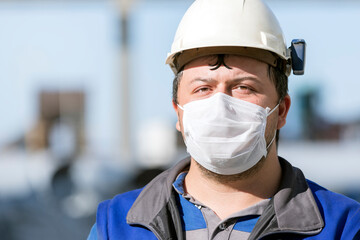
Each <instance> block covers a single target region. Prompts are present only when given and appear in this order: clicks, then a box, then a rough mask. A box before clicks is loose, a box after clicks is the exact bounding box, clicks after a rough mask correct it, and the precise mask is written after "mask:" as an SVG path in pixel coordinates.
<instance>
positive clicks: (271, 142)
mask: <svg viewBox="0 0 360 240" xmlns="http://www.w3.org/2000/svg"><path fill="white" fill-rule="evenodd" d="M276 132H277V130H275V134H274V137H273V138H272V139H271V141H270V143H269V144H268V145H267V147H266V151H267V150H268V149H269V147H270V146H271V144H273V142H274V140H275V138H276Z"/></svg>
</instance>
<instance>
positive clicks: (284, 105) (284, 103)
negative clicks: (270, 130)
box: [277, 94, 291, 129]
mask: <svg viewBox="0 0 360 240" xmlns="http://www.w3.org/2000/svg"><path fill="white" fill-rule="evenodd" d="M290 105H291V98H290V96H289V94H286V96H285V97H284V98H283V100H281V102H280V104H279V118H278V125H277V129H280V128H282V127H283V126H284V125H285V123H286V117H287V114H288V112H289V109H290Z"/></svg>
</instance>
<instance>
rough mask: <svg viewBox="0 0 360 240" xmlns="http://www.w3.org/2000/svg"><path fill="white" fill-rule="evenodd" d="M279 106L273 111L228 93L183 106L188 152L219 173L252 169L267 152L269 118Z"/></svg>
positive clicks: (209, 168)
mask: <svg viewBox="0 0 360 240" xmlns="http://www.w3.org/2000/svg"><path fill="white" fill-rule="evenodd" d="M278 106H279V104H278V105H277V106H276V107H275V108H274V109H273V110H271V111H270V108H266V109H264V108H262V107H260V106H258V105H256V104H253V103H250V102H247V101H244V100H241V99H237V98H234V97H231V96H229V95H226V94H224V93H216V94H214V95H213V96H211V97H209V98H206V99H202V100H197V101H192V102H189V103H187V104H185V105H184V106H183V107H181V106H179V107H180V109H182V110H183V111H184V114H183V119H182V123H183V127H184V137H185V144H186V147H187V152H188V153H189V154H190V155H191V157H192V158H193V159H194V160H195V161H197V162H198V163H199V164H200V165H201V166H203V167H204V168H206V169H208V170H210V171H212V172H215V173H218V174H222V175H232V174H237V173H242V172H244V171H246V170H248V169H250V168H251V167H253V166H254V165H255V164H256V163H258V162H259V161H260V159H261V158H262V157H263V156H264V157H266V155H267V146H266V140H265V129H266V120H267V117H268V116H269V115H270V114H271V113H272V112H273V111H274V110H275V109H276V108H277V107H278ZM275 134H276V132H275ZM274 139H275V136H274V137H273V139H272V141H271V142H270V143H269V145H268V147H269V146H270V145H271V144H272V142H273V141H274Z"/></svg>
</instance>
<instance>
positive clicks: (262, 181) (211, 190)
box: [184, 144, 281, 219]
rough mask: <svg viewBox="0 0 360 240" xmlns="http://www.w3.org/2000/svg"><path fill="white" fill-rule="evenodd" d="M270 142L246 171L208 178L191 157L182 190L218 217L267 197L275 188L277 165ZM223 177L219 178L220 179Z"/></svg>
mask: <svg viewBox="0 0 360 240" xmlns="http://www.w3.org/2000/svg"><path fill="white" fill-rule="evenodd" d="M274 145H275V144H273V146H272V147H270V148H271V150H270V149H269V150H270V151H269V153H268V156H267V157H266V158H265V159H262V160H261V161H260V162H259V163H258V166H256V168H257V169H256V170H255V171H252V172H251V173H250V174H246V172H245V173H244V174H245V175H241V174H239V175H237V176H235V175H232V176H219V178H217V177H211V176H209V175H208V174H204V171H203V170H202V169H201V168H202V167H201V166H199V165H198V164H197V163H196V162H195V160H193V159H191V164H190V169H189V173H188V174H187V176H186V178H185V184H184V186H185V191H186V192H188V193H189V194H190V195H191V196H192V197H194V198H195V199H196V200H198V201H199V202H201V203H202V204H204V205H206V206H207V207H209V208H211V209H212V210H213V211H214V212H215V213H216V214H217V215H218V216H219V217H220V218H221V219H224V218H226V217H228V216H229V215H231V214H233V213H236V212H238V211H241V210H243V209H245V208H247V207H250V206H252V205H254V204H256V203H257V202H259V201H261V200H263V199H267V198H271V197H272V196H273V195H274V194H275V193H276V191H277V190H278V187H279V184H280V178H281V167H280V163H279V160H278V157H277V153H276V150H275V146H274ZM221 177H223V178H221Z"/></svg>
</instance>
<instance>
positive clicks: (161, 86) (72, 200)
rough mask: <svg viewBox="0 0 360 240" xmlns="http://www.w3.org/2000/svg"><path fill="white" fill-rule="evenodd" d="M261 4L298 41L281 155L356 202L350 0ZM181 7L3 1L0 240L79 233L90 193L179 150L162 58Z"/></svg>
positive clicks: (176, 1)
mask: <svg viewBox="0 0 360 240" xmlns="http://www.w3.org/2000/svg"><path fill="white" fill-rule="evenodd" d="M266 2H267V3H268V5H269V6H270V7H271V8H272V9H273V11H274V12H275V15H277V17H278V19H279V21H280V23H281V25H282V27H283V31H284V33H285V36H286V38H287V42H288V44H289V43H290V41H291V40H292V39H295V38H304V39H305V40H306V41H307V63H306V71H305V75H304V76H300V77H297V76H291V77H290V79H289V82H290V83H289V84H290V95H291V97H292V107H291V109H290V113H289V116H288V121H287V125H286V127H285V128H284V129H282V130H281V139H280V141H281V142H280V146H279V155H280V156H283V157H285V158H287V159H288V160H289V161H290V162H291V163H292V164H293V165H295V166H298V167H300V168H301V169H302V170H303V171H304V173H305V175H306V176H307V177H308V178H309V179H312V180H314V181H316V182H318V183H319V184H321V185H323V186H325V187H326V188H329V189H331V190H334V191H337V192H340V193H342V194H345V195H348V196H350V197H352V198H354V199H356V200H358V201H359V200H360V189H359V181H360V174H359V173H358V172H359V170H360V161H359V160H360V91H359V89H360V79H359V78H360V77H359V76H357V70H358V68H359V67H358V62H359V55H360V45H359V44H358V42H357V41H358V39H359V38H360V31H359V30H358V27H356V26H357V24H358V23H360V2H359V1H355V0H353V1H350V0H344V1H335V0H306V1H304V0H302V1H300V0H293V1H285V0H267V1H266ZM191 3H192V1H190V0H172V1H168V0H167V1H166V0H146V1H145V0H133V1H131V0H124V1H121V0H118V1H109V0H76V1H74V0H71V1H70V0H48V1H33V0H26V1H25V0H23V1H21V0H12V1H10V0H8V1H3V0H1V1H0V114H1V120H0V236H1V239H4V240H35V239H37V240H38V239H53V240H57V239H67V240H72V239H86V237H87V235H88V233H89V230H90V228H91V226H92V224H93V223H94V222H95V212H96V207H97V204H98V203H99V202H100V201H102V200H104V199H107V198H111V197H112V196H114V195H115V194H117V193H121V192H124V191H127V190H130V189H133V188H136V187H141V186H143V185H144V184H146V183H147V182H148V181H149V180H150V179H151V178H152V177H153V176H155V175H156V174H157V173H159V172H160V171H161V170H162V169H164V168H167V167H168V166H171V165H173V164H174V163H175V162H176V161H178V160H180V159H181V158H183V157H184V156H186V151H185V149H184V146H183V142H182V139H181V136H179V134H178V133H177V132H176V129H175V123H176V115H175V114H174V112H173V110H172V105H171V91H172V79H173V73H172V72H171V70H170V68H169V67H168V66H166V65H165V63H164V62H165V58H166V56H167V52H168V51H169V50H170V46H171V43H172V40H173V37H174V34H175V31H176V27H177V24H178V23H179V21H180V19H181V17H182V15H183V14H184V12H185V10H186V9H187V7H188V6H189V5H190V4H191Z"/></svg>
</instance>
